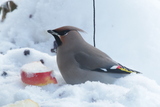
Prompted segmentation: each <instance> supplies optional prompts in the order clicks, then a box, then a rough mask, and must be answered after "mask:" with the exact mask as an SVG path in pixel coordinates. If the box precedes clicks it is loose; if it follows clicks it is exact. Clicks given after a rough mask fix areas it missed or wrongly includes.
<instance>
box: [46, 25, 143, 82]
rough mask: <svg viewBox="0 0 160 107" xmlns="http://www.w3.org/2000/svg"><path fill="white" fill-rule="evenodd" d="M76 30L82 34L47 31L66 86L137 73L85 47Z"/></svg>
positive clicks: (67, 28) (62, 29) (72, 30)
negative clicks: (51, 38)
mask: <svg viewBox="0 0 160 107" xmlns="http://www.w3.org/2000/svg"><path fill="white" fill-rule="evenodd" d="M79 31H80V32H84V31H83V30H81V29H79V28H76V27H72V26H64V27H60V28H57V29H54V30H48V33H50V34H52V35H53V36H54V38H55V40H56V42H57V45H58V47H57V64H58V67H59V70H60V72H61V74H62V76H63V78H64V80H65V81H66V83H68V84H79V83H84V82H86V81H100V82H102V83H106V84H108V83H114V82H115V81H116V80H117V79H118V78H121V77H124V76H127V75H128V74H130V73H140V72H137V71H135V70H131V69H129V68H127V67H124V66H122V65H121V64H119V63H117V62H116V61H114V60H113V59H111V58H110V57H109V56H108V55H107V54H105V53H104V52H102V51H100V50H99V49H97V48H95V47H93V46H92V45H90V44H88V43H87V42H86V41H85V40H84V39H83V38H82V36H81V35H80V33H79Z"/></svg>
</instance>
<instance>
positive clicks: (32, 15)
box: [0, 0, 160, 107]
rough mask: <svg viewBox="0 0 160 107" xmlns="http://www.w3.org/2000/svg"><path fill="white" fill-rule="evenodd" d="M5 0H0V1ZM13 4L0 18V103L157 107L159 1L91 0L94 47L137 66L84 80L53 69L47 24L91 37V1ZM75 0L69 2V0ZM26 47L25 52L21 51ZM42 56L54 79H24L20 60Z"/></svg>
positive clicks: (21, 1) (39, 0) (54, 106)
mask: <svg viewBox="0 0 160 107" xmlns="http://www.w3.org/2000/svg"><path fill="white" fill-rule="evenodd" d="M4 1H6V0H1V1H0V3H3V2H4ZM14 1H15V3H17V4H18V8H17V10H15V11H13V12H11V13H9V14H7V18H6V19H5V21H4V22H3V23H0V53H1V54H0V65H1V66H0V74H2V73H4V72H6V73H7V75H1V76H0V106H3V105H6V104H9V103H14V102H16V101H20V100H25V99H31V100H33V101H35V102H37V103H38V104H39V105H40V106H41V107H63V106H68V105H69V106H71V107H80V106H85V107H106V106H107V107H159V106H160V102H159V101H160V85H159V84H160V79H159V77H160V73H159V69H160V66H159V63H160V60H159V59H160V51H159V49H160V44H159V40H160V37H159V34H160V1H159V0H132V1H127V0H121V1H119V0H114V1H110V0H98V1H96V47H97V48H99V49H100V50H102V51H104V52H105V53H107V54H108V55H109V56H111V57H112V58H113V59H114V60H116V61H118V62H120V63H121V64H123V65H125V66H127V67H129V68H132V69H135V70H137V71H140V72H142V73H143V74H141V75H136V74H131V75H129V76H127V77H124V78H120V79H119V80H117V81H116V82H115V83H114V84H103V83H100V82H91V81H87V82H86V83H82V84H77V85H69V84H66V83H65V82H64V80H63V78H62V76H61V74H60V72H59V70H58V67H57V63H56V54H55V53H52V52H51V51H50V50H51V49H52V48H53V41H54V38H53V37H52V36H51V35H50V34H48V33H47V30H48V29H54V28H57V27H61V26H65V25H70V26H76V27H78V28H81V29H83V30H85V31H86V32H87V33H81V34H82V36H83V38H84V39H85V40H86V41H87V42H88V43H90V44H93V42H92V35H93V34H92V32H93V26H92V25H93V24H92V1H89V0H87V1H86V0H85V1H83V0H76V1H75V0H54V1H53V0H48V1H47V2H46V0H34V1H29V0H14ZM73 4H74V5H73ZM25 50H29V51H30V54H28V55H24V51H25ZM40 60H43V61H44V65H45V66H47V67H48V68H49V69H53V70H54V73H55V76H56V78H57V80H58V84H49V85H46V86H42V87H38V86H30V85H25V84H23V83H22V81H21V77H20V71H21V67H22V66H23V65H24V64H27V63H31V62H35V61H40Z"/></svg>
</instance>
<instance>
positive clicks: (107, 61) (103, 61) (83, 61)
mask: <svg viewBox="0 0 160 107" xmlns="http://www.w3.org/2000/svg"><path fill="white" fill-rule="evenodd" d="M75 60H76V61H77V63H78V64H79V67H80V68H82V69H88V70H94V69H97V68H109V67H111V66H113V65H116V64H117V63H115V62H114V61H112V59H111V58H110V57H107V56H105V55H101V54H95V53H92V54H90V53H85V52H79V53H76V54H75Z"/></svg>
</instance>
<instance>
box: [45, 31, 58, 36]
mask: <svg viewBox="0 0 160 107" xmlns="http://www.w3.org/2000/svg"><path fill="white" fill-rule="evenodd" d="M47 32H48V33H50V34H52V35H53V36H54V35H56V36H58V33H56V32H55V31H54V30H47Z"/></svg>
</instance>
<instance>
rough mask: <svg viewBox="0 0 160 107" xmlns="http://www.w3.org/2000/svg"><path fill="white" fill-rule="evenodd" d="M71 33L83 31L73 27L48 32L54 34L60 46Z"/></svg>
mask: <svg viewBox="0 0 160 107" xmlns="http://www.w3.org/2000/svg"><path fill="white" fill-rule="evenodd" d="M70 31H81V32H84V31H83V30H81V29H79V28H76V27H73V26H63V27H60V28H57V29H54V30H47V32H48V33H50V34H52V35H53V36H54V38H55V40H56V42H57V44H58V46H60V45H62V43H63V39H64V38H65V36H67V35H68V33H69V32H70Z"/></svg>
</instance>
